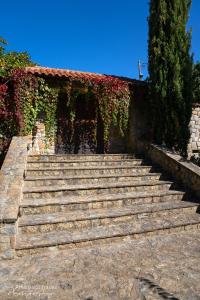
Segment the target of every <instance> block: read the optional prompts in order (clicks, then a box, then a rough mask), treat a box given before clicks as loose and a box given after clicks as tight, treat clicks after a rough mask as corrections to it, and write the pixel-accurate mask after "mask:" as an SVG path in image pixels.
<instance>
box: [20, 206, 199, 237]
mask: <svg viewBox="0 0 200 300" xmlns="http://www.w3.org/2000/svg"><path fill="white" fill-rule="evenodd" d="M196 210H197V206H194V207H187V208H177V209H169V210H161V211H157V212H146V213H138V214H129V215H123V216H116V217H102V218H95V219H84V220H76V221H69V222H67V221H66V222H61V223H54V224H49V223H48V224H41V225H34V226H22V227H19V229H18V233H19V234H27V233H28V234H37V233H46V232H51V231H56V230H58V231H62V230H67V231H69V230H78V229H80V230H81V229H85V228H94V227H97V226H104V225H108V226H109V225H114V224H119V223H125V222H139V221H141V219H148V220H150V218H160V217H165V218H166V217H170V216H173V215H177V214H180V213H185V214H186V213H192V212H196ZM72 232H73V231H72Z"/></svg>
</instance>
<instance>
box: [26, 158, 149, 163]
mask: <svg viewBox="0 0 200 300" xmlns="http://www.w3.org/2000/svg"><path fill="white" fill-rule="evenodd" d="M75 158H76V157H75ZM124 161H133V162H143V161H144V160H143V159H141V158H131V157H130V158H121V159H111V160H106V159H103V158H102V159H96V158H94V159H93V160H87V159H84V160H80V159H74V160H72V159H68V160H31V159H29V160H28V163H29V164H31V163H47V164H48V163H74V162H75V163H84V162H97V163H101V162H124Z"/></svg>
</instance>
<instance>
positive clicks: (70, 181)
mask: <svg viewBox="0 0 200 300" xmlns="http://www.w3.org/2000/svg"><path fill="white" fill-rule="evenodd" d="M161 176H162V174H161V173H149V174H148V175H136V174H133V175H126V176H121V175H115V176H112V175H105V176H102V175H100V176H98V175H97V176H85V175H84V176H81V177H80V176H77V175H75V176H73V177H72V176H71V177H69V176H68V177H67V176H63V177H60V178H59V177H57V176H51V177H26V178H25V188H31V187H37V186H52V185H53V186H55V185H56V186H62V185H74V184H93V183H108V182H110V183H111V182H121V181H130V180H131V181H141V180H145V181H149V180H159V179H161Z"/></svg>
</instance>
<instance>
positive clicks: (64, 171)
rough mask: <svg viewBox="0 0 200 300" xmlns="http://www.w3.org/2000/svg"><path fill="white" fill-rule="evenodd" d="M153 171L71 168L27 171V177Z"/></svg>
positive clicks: (146, 169)
mask: <svg viewBox="0 0 200 300" xmlns="http://www.w3.org/2000/svg"><path fill="white" fill-rule="evenodd" d="M150 171H153V167H152V166H147V165H146V166H126V167H124V166H117V167H116V166H115V167H113V166H106V167H105V166H103V167H102V166H98V167H70V168H52V169H45V168H43V169H38V168H30V167H29V169H28V170H26V172H25V174H26V177H33V176H34V177H41V176H59V177H61V176H76V175H78V176H87V175H88V176H100V175H131V174H137V175H139V174H147V173H149V172H150Z"/></svg>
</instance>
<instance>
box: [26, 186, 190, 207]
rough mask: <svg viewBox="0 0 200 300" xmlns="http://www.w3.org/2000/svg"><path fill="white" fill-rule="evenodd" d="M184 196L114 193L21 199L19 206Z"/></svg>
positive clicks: (159, 193)
mask: <svg viewBox="0 0 200 300" xmlns="http://www.w3.org/2000/svg"><path fill="white" fill-rule="evenodd" d="M176 195H183V196H184V195H185V192H183V191H176V190H168V191H155V192H152V191H149V192H126V193H118V194H116V193H114V194H105V195H95V196H67V197H60V198H56V197H54V198H47V199H43V198H42V199H40V198H38V199H22V201H21V204H20V206H21V207H28V206H31V207H33V206H43V205H51V204H53V205H56V204H58V205H59V204H60V205H62V204H63V205H64V204H78V203H84V202H85V203H86V202H98V201H116V200H122V199H133V198H136V199H137V198H138V199H139V198H145V197H162V196H176Z"/></svg>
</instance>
